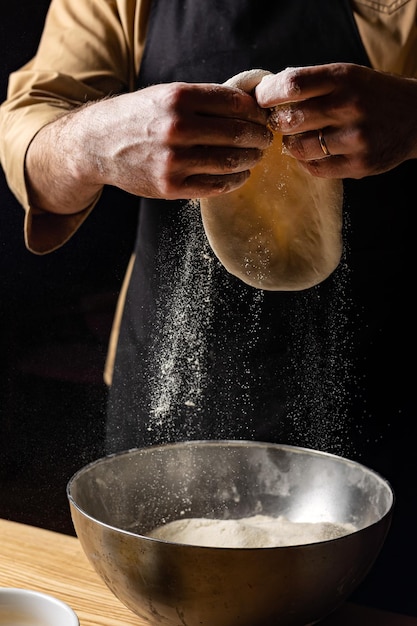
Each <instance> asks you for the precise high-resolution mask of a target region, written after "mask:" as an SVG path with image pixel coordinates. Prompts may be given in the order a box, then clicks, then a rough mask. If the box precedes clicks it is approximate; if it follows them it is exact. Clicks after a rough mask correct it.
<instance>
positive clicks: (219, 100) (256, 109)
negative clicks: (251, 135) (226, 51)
mask: <svg viewBox="0 0 417 626" xmlns="http://www.w3.org/2000/svg"><path fill="white" fill-rule="evenodd" d="M186 96H187V97H188V98H189V100H190V105H191V107H192V109H193V110H194V112H195V113H197V114H200V115H209V116H221V117H226V118H237V119H242V120H247V121H250V122H254V123H257V124H262V125H266V123H267V120H268V112H267V111H265V110H264V109H262V108H261V107H260V106H259V105H258V103H257V102H256V100H255V98H254V96H253V95H250V94H248V93H247V92H245V91H243V90H242V89H237V88H234V87H229V86H224V85H217V84H198V85H194V84H191V85H187V94H186Z"/></svg>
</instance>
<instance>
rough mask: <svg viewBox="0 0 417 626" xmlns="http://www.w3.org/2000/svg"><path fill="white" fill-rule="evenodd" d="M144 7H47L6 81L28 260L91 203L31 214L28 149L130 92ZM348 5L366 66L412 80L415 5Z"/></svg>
mask: <svg viewBox="0 0 417 626" xmlns="http://www.w3.org/2000/svg"><path fill="white" fill-rule="evenodd" d="M150 3H151V0H84V1H83V2H77V10H76V11H75V10H74V1H73V0H53V1H52V3H51V6H50V10H49V13H48V16H47V19H46V24H45V29H44V33H43V36H42V38H41V41H40V45H39V48H38V51H37V54H36V56H35V57H34V58H33V59H32V60H31V61H29V62H28V63H27V64H26V65H25V66H24V67H22V68H21V69H19V70H18V71H16V72H14V73H13V74H12V75H11V76H10V81H9V89H8V96H7V100H6V102H4V103H3V104H2V106H1V108H0V160H1V164H2V166H3V169H4V172H5V174H6V178H7V181H8V184H9V186H10V188H11V190H12V191H13V193H14V194H15V195H16V197H17V199H18V200H19V202H20V203H21V204H22V206H23V207H24V209H25V210H26V220H25V241H26V245H27V247H28V248H29V249H30V250H32V251H33V252H36V253H38V254H43V253H46V252H50V251H52V250H54V249H56V248H57V247H59V246H61V245H62V244H63V243H64V242H65V241H67V240H68V239H69V238H70V237H71V235H72V234H73V233H74V231H75V230H76V229H77V228H78V227H79V226H80V224H81V223H82V222H83V221H84V219H85V217H86V216H87V215H88V213H89V211H90V210H91V209H92V207H93V206H94V204H95V203H93V204H92V205H91V206H90V207H88V208H87V209H85V210H84V211H82V212H81V213H78V214H76V215H71V216H62V215H55V214H51V213H46V212H45V213H42V212H39V211H38V212H36V211H35V210H33V209H31V208H30V206H29V202H28V197H27V193H26V187H25V179H24V159H25V154H26V150H27V147H28V145H29V143H30V142H31V140H32V138H33V137H34V135H35V134H36V133H37V132H38V131H39V129H40V128H41V127H42V126H44V125H45V124H47V123H48V122H51V121H52V120H54V119H55V118H56V116H58V115H60V114H61V113H63V112H65V111H67V110H70V109H72V108H74V107H76V106H79V105H80V104H82V103H84V102H86V101H89V100H95V99H99V98H101V97H103V96H105V95H108V94H109V93H112V94H117V93H120V92H124V91H129V90H133V89H134V88H135V83H136V77H137V75H138V71H139V67H140V62H141V56H142V52H143V46H144V42H145V35H146V27H147V20H148V13H149V7H150ZM352 5H353V7H354V15H355V19H356V22H357V26H358V29H359V32H360V35H361V37H362V40H363V42H364V45H365V48H366V50H367V52H368V55H369V58H370V60H371V63H372V65H373V66H374V67H375V68H377V69H381V70H384V71H389V72H394V73H398V74H403V75H407V76H413V77H417V25H416V18H417V0H352ZM248 69H249V68H248ZM96 200H97V199H96Z"/></svg>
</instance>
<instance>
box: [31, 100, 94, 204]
mask: <svg viewBox="0 0 417 626" xmlns="http://www.w3.org/2000/svg"><path fill="white" fill-rule="evenodd" d="M88 106H89V105H87V106H86V107H81V108H80V109H79V110H77V111H75V112H71V113H67V114H65V115H63V116H61V117H59V118H58V119H57V120H55V121H54V122H52V123H50V124H48V125H46V126H44V127H43V128H42V129H41V130H40V131H39V132H38V133H37V134H36V136H35V137H34V139H33V140H32V142H31V144H30V145H29V148H28V151H27V154H26V160H25V177H26V185H27V191H28V197H29V203H30V205H31V207H32V208H34V209H40V210H43V211H48V212H51V213H56V214H60V215H71V214H74V213H78V212H80V211H82V210H83V209H85V208H86V207H88V206H90V205H91V204H92V203H93V202H94V200H95V199H96V198H97V196H98V195H99V194H100V191H101V189H102V187H103V185H102V184H101V183H100V182H99V180H98V179H99V176H98V173H97V168H95V167H94V163H93V162H92V160H91V159H89V158H88V151H87V150H86V148H85V141H86V130H85V129H86V128H88V124H89V118H90V116H91V114H90V113H89V112H88V111H87V110H86V109H87V108H88Z"/></svg>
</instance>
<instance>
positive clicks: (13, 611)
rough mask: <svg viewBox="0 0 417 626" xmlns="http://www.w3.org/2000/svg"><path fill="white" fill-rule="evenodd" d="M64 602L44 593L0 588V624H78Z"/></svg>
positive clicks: (47, 625)
mask: <svg viewBox="0 0 417 626" xmlns="http://www.w3.org/2000/svg"><path fill="white" fill-rule="evenodd" d="M79 625H80V622H79V621H78V617H77V615H76V614H75V612H74V611H73V610H72V609H71V608H70V607H69V606H68V605H67V604H65V602H62V601H61V600H58V599H57V598H54V597H53V596H50V595H48V594H46V593H41V592H39V591H32V590H29V589H17V588H11V587H5V588H2V589H1V588H0V626H79Z"/></svg>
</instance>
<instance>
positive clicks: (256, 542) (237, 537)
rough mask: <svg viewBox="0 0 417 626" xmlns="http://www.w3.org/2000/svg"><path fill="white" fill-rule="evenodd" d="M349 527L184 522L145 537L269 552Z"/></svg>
mask: <svg viewBox="0 0 417 626" xmlns="http://www.w3.org/2000/svg"><path fill="white" fill-rule="evenodd" d="M355 530H356V528H355V527H354V526H353V525H352V524H334V523H331V522H311V523H305V522H291V521H289V520H288V519H286V518H285V517H283V516H279V517H270V516H268V515H254V516H252V517H246V518H243V519H237V520H218V519H206V518H187V519H180V520H175V521H173V522H169V523H167V524H164V525H163V526H159V527H158V528H155V529H154V530H153V531H152V532H151V533H149V537H153V538H155V539H164V540H165V541H171V542H174V543H183V544H189V545H195V546H211V547H218V548H220V547H221V548H267V547H269V548H272V547H280V546H294V545H304V544H307V543H316V542H318V541H327V540H329V539H335V538H336V537H341V536H343V535H348V534H350V533H352V532H354V531H355Z"/></svg>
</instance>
